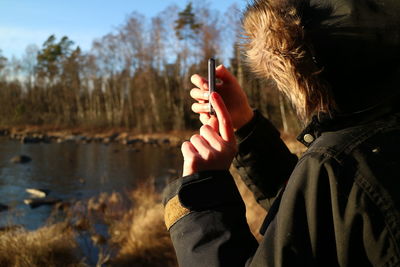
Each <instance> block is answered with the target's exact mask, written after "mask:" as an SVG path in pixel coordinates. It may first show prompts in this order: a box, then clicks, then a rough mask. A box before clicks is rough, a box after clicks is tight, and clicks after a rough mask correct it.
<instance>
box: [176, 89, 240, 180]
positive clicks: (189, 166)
mask: <svg viewBox="0 0 400 267" xmlns="http://www.w3.org/2000/svg"><path fill="white" fill-rule="evenodd" d="M210 100H211V104H212V106H213V107H214V109H215V113H216V117H215V116H212V117H211V118H210V119H209V120H208V122H207V124H205V125H203V126H202V127H201V128H200V134H195V135H193V136H192V137H191V138H190V141H186V142H184V143H183V144H182V148H181V149H182V154H183V158H184V163H183V176H187V175H191V174H193V173H196V172H199V171H207V170H228V169H229V166H230V165H231V163H232V160H233V157H234V156H235V155H236V153H237V147H236V139H235V136H234V132H233V127H232V120H231V118H230V115H229V112H228V110H227V108H226V106H225V104H224V101H223V100H222V98H221V96H220V95H219V94H218V93H213V94H212V95H211V97H210Z"/></svg>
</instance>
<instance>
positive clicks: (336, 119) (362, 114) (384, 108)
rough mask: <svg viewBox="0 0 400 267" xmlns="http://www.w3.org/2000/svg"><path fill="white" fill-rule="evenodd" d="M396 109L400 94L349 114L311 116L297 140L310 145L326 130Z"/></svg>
mask: <svg viewBox="0 0 400 267" xmlns="http://www.w3.org/2000/svg"><path fill="white" fill-rule="evenodd" d="M396 111H400V94H395V95H394V96H391V97H388V98H386V99H385V100H383V101H382V102H380V103H378V104H376V105H374V106H372V107H369V108H367V109H364V110H361V111H357V112H353V113H349V114H343V113H333V114H327V113H320V114H318V115H314V116H313V117H312V118H311V122H310V123H309V124H308V125H307V126H306V127H305V128H304V130H303V131H302V132H301V133H300V135H298V136H297V140H298V141H299V142H301V143H302V144H304V145H305V146H306V147H309V146H310V145H311V144H312V143H313V142H314V141H315V139H317V138H318V137H320V136H321V134H322V133H324V132H331V131H338V130H341V129H345V128H348V127H352V126H357V125H361V124H365V123H368V122H371V121H374V120H376V119H378V118H380V117H382V116H384V115H387V114H391V113H394V112H396Z"/></svg>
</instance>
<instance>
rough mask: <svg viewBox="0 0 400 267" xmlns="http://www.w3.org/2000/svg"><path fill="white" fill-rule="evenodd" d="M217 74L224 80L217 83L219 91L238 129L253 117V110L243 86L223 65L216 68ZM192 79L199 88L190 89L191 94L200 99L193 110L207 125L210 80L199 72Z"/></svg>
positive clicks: (193, 106)
mask: <svg viewBox="0 0 400 267" xmlns="http://www.w3.org/2000/svg"><path fill="white" fill-rule="evenodd" d="M215 74H216V76H217V78H218V79H220V80H221V81H222V83H219V84H217V92H218V93H219V94H220V95H221V97H222V98H223V100H224V102H225V105H226V108H227V110H228V112H229V114H230V116H231V118H232V125H233V128H234V129H235V130H237V129H239V128H241V127H242V126H243V125H245V124H246V123H247V122H249V121H250V120H251V119H252V118H253V116H254V114H253V110H252V109H251V107H250V105H249V102H248V100H247V96H246V94H245V92H244V91H243V89H242V87H241V86H240V85H239V83H238V81H237V80H236V78H235V77H234V76H233V75H232V74H231V73H230V72H229V71H228V70H227V69H226V68H225V67H224V66H223V65H220V66H218V67H217V68H216V71H215ZM191 81H192V83H193V84H194V85H195V86H197V88H193V89H192V90H191V91H190V96H191V97H192V98H194V99H195V100H197V101H198V103H194V104H193V105H192V110H193V111H194V112H195V113H198V114H199V115H200V121H201V122H202V123H203V124H204V125H205V124H207V123H208V121H209V120H210V118H211V116H210V115H209V106H208V104H207V103H205V101H207V100H208V89H209V88H208V82H207V80H206V79H205V78H203V77H201V76H200V75H198V74H194V75H193V76H192V77H191Z"/></svg>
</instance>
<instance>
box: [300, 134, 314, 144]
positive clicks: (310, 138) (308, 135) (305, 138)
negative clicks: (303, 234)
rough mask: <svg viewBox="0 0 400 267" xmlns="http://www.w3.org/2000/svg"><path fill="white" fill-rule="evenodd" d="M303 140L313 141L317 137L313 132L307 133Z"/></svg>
mask: <svg viewBox="0 0 400 267" xmlns="http://www.w3.org/2000/svg"><path fill="white" fill-rule="evenodd" d="M303 140H304V141H306V142H307V143H312V142H314V140H315V138H314V136H312V135H311V134H306V135H304V137H303Z"/></svg>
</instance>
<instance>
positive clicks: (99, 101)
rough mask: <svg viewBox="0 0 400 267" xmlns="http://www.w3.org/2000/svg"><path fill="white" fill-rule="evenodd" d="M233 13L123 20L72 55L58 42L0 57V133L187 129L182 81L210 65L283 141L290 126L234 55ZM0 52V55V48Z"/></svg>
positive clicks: (236, 19) (65, 42)
mask: <svg viewBox="0 0 400 267" xmlns="http://www.w3.org/2000/svg"><path fill="white" fill-rule="evenodd" d="M240 23H241V21H240V11H239V10H238V8H237V7H236V6H235V5H232V6H231V7H229V8H228V9H227V10H226V12H225V13H224V14H220V12H218V11H216V10H212V9H210V8H209V7H208V6H207V5H205V4H201V2H200V1H197V2H195V4H194V5H193V4H192V3H188V4H187V5H186V7H184V8H183V9H179V8H178V7H177V6H175V5H171V6H169V7H167V8H166V9H165V10H164V11H162V12H161V13H160V14H158V15H157V16H155V17H152V18H146V17H144V16H143V15H141V14H140V13H137V12H133V13H131V14H130V15H129V16H127V17H126V19H125V21H124V22H123V23H122V24H121V25H120V26H118V27H117V28H116V29H115V30H113V31H112V32H110V33H108V34H107V35H105V36H102V37H100V38H98V39H96V40H94V41H93V43H92V47H91V49H90V50H89V51H82V50H81V48H80V47H79V44H76V43H75V42H74V41H73V40H71V39H70V38H69V37H68V36H61V37H60V36H55V35H50V36H49V37H48V39H47V40H44V42H43V44H42V46H41V47H37V46H36V45H28V46H27V48H26V51H25V54H24V55H23V56H22V57H21V58H16V57H12V58H6V57H5V56H3V55H2V52H1V50H0V107H1V108H0V126H2V127H12V126H27V125H38V126H41V125H43V126H54V127H64V128H73V127H84V128H95V129H101V128H126V129H130V130H133V131H136V132H138V133H154V132H161V133H162V132H171V131H182V130H192V129H196V128H197V127H198V125H199V122H198V120H197V117H196V116H195V114H194V113H192V112H191V105H192V103H193V100H192V99H191V98H190V96H189V91H190V89H191V88H192V87H193V85H192V84H191V83H190V76H191V75H192V74H195V73H198V74H201V75H204V76H205V75H206V73H207V60H208V58H210V57H215V58H216V59H217V62H219V63H221V62H225V65H226V66H227V67H228V68H229V69H230V71H231V72H233V73H234V75H235V76H236V77H237V78H238V80H239V82H240V84H241V85H242V87H243V88H244V89H245V91H246V92H247V94H248V96H249V99H250V102H251V104H252V105H253V106H254V107H255V108H258V109H260V110H261V111H262V112H263V113H264V114H265V115H266V116H267V117H269V118H270V119H271V120H272V121H273V122H274V123H275V125H276V126H277V127H278V128H280V129H281V130H282V131H284V132H292V131H294V130H297V129H298V128H299V122H298V121H297V119H296V116H295V114H294V112H293V110H292V108H291V106H290V105H289V104H288V102H287V100H286V99H285V98H284V97H282V96H280V95H279V94H278V92H277V90H276V88H275V86H274V84H273V83H272V82H271V81H266V80H260V79H258V78H257V77H254V75H253V74H251V73H250V71H249V68H248V66H247V65H246V62H245V55H244V54H243V53H242V50H241V42H242V38H243V36H242V29H241V27H240ZM0 48H1V47H0Z"/></svg>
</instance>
